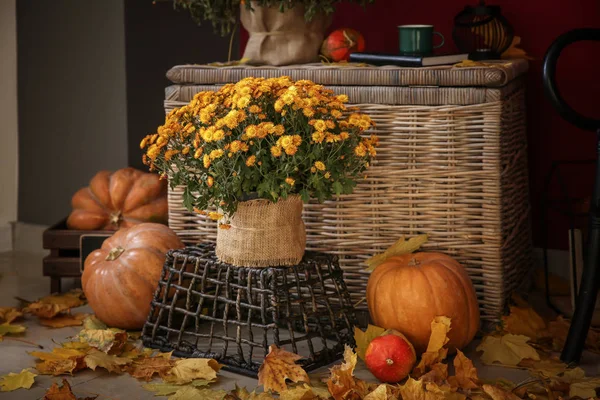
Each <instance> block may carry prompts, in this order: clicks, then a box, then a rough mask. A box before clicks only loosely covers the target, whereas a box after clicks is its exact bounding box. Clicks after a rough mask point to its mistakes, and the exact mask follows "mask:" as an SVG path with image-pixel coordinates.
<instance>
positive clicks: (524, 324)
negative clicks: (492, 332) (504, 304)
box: [502, 306, 548, 339]
mask: <svg viewBox="0 0 600 400" xmlns="http://www.w3.org/2000/svg"><path fill="white" fill-rule="evenodd" d="M502 322H503V328H504V331H506V332H507V333H512V334H514V335H524V336H527V337H529V338H531V339H538V338H540V337H544V336H547V335H548V333H547V331H546V322H545V321H544V320H543V319H542V317H540V316H539V314H538V313H536V312H535V311H534V310H533V308H531V307H514V306H513V307H510V314H509V315H507V316H503V317H502Z"/></svg>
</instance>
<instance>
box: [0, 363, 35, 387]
mask: <svg viewBox="0 0 600 400" xmlns="http://www.w3.org/2000/svg"><path fill="white" fill-rule="evenodd" d="M36 376H37V375H36V374H34V373H32V372H30V371H29V370H27V369H24V370H22V371H21V372H19V373H18V374H16V373H14V372H11V373H9V374H8V375H3V376H0V391H2V392H12V391H13V390H17V389H29V388H30V387H31V386H32V385H33V382H34V381H35V377H36Z"/></svg>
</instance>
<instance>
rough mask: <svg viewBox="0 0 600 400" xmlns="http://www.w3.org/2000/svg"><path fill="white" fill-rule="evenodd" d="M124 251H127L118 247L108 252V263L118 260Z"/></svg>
mask: <svg viewBox="0 0 600 400" xmlns="http://www.w3.org/2000/svg"><path fill="white" fill-rule="evenodd" d="M124 251H125V249H124V248H122V247H121V246H117V247H115V248H114V249H112V250H111V251H109V252H108V255H107V256H106V258H105V260H106V261H115V260H116V259H117V258H119V256H120V255H121V254H123V252H124Z"/></svg>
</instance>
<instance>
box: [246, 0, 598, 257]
mask: <svg viewBox="0 0 600 400" xmlns="http://www.w3.org/2000/svg"><path fill="white" fill-rule="evenodd" d="M477 3H478V2H477V1H476V0H428V1H398V0H376V1H375V3H374V4H372V5H369V6H367V8H366V10H363V9H362V8H361V7H360V6H358V5H356V4H348V3H341V4H338V5H337V6H336V8H337V11H336V12H335V14H334V17H333V23H332V25H331V29H337V28H341V27H350V28H355V29H357V30H359V31H360V32H362V33H363V34H364V36H365V38H366V42H367V51H372V52H397V51H398V34H397V28H396V27H397V26H398V25H402V24H433V25H434V26H435V28H436V30H438V31H440V32H441V33H443V34H444V35H445V37H446V43H447V45H446V46H445V47H444V48H443V50H444V51H453V50H455V49H454V45H453V43H452V36H451V35H452V20H453V18H454V16H455V15H456V14H458V12H459V11H461V10H462V9H463V8H464V6H465V5H467V4H470V5H475V4H477ZM486 3H487V4H497V5H499V6H501V7H502V13H503V14H504V15H505V16H506V18H507V19H508V20H509V21H510V22H511V24H512V25H513V26H514V28H515V32H516V34H517V35H518V36H521V37H522V47H523V48H524V49H525V50H526V51H527V52H528V53H529V54H530V55H531V56H533V57H534V60H532V61H531V63H530V71H529V74H528V76H527V83H526V85H527V107H528V136H529V168H530V176H531V178H530V181H531V184H530V187H531V200H532V207H533V208H532V210H533V227H534V232H535V236H534V239H535V244H536V245H537V246H540V245H541V244H542V243H543V239H544V237H545V236H546V235H547V236H548V239H549V245H550V247H551V248H566V247H567V244H568V241H567V229H568V225H569V222H568V220H567V219H566V218H564V217H563V216H561V215H560V214H558V213H556V212H551V213H550V214H549V218H548V221H549V229H548V231H547V232H546V231H544V229H543V224H542V220H543V215H542V210H541V207H540V201H541V196H542V189H543V186H544V185H543V182H544V180H545V178H546V175H547V174H548V172H549V170H550V166H551V163H552V161H554V160H559V159H562V160H564V159H577V160H585V159H594V158H595V149H594V135H593V134H591V133H590V132H583V131H581V130H579V129H577V128H574V127H573V126H571V125H569V124H568V123H567V122H565V121H563V120H562V119H561V118H560V116H559V115H558V114H557V113H556V112H555V111H554V109H553V108H552V106H551V105H550V103H549V102H548V101H547V100H546V98H545V97H544V93H543V87H542V80H541V68H542V59H543V57H544V54H545V52H546V50H547V49H548V47H549V46H550V44H551V43H552V41H553V40H554V39H555V38H556V37H558V36H559V35H560V34H562V33H564V32H566V31H568V30H570V29H574V28H582V27H595V28H600V1H598V0H554V1H548V0H489V1H486ZM244 36H245V35H242V38H243V40H242V41H241V48H242V49H243V46H244V43H245V40H244ZM599 54H600V42H589V43H582V44H577V45H574V46H572V48H568V49H566V50H565V51H564V53H563V56H562V57H561V60H560V62H559V65H558V71H557V78H558V82H559V87H560V90H561V92H562V93H563V95H564V97H565V98H566V99H567V100H568V101H569V102H570V103H571V104H572V105H573V107H574V108H576V109H577V110H580V111H582V112H584V113H586V114H588V115H590V116H595V117H596V118H598V117H600V106H599V104H600V101H599V100H598V99H599V98H600V80H599V79H598V77H597V73H598V68H599V65H600V56H599ZM565 172H566V173H565V186H567V188H568V191H569V192H570V193H571V194H572V195H573V196H576V197H583V196H587V195H588V194H589V193H590V192H591V185H592V179H593V166H592V165H590V164H587V165H582V166H577V167H572V168H568V169H566V170H565ZM557 193H558V187H557V185H553V186H552V194H553V195H557ZM579 222H582V221H579Z"/></svg>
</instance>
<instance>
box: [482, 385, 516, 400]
mask: <svg viewBox="0 0 600 400" xmlns="http://www.w3.org/2000/svg"><path fill="white" fill-rule="evenodd" d="M483 391H484V392H485V393H487V395H488V396H490V397H491V398H492V400H521V398H519V397H518V396H516V395H514V394H512V393H511V392H508V391H506V390H504V389H502V388H500V387H498V386H492V385H483Z"/></svg>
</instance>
